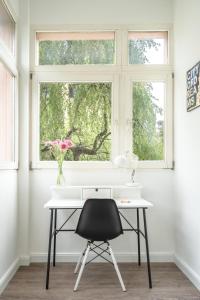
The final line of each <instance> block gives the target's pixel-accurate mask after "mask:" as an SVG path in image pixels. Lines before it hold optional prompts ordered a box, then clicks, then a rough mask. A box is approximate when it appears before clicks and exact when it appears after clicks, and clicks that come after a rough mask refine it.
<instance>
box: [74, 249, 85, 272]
mask: <svg viewBox="0 0 200 300" xmlns="http://www.w3.org/2000/svg"><path fill="white" fill-rule="evenodd" d="M86 249H87V246H86V248H85V249H84V250H83V252H81V254H80V256H79V258H78V261H77V264H76V267H75V270H74V274H76V273H77V272H78V269H79V266H80V264H81V261H82V258H83V257H84V255H85V251H86Z"/></svg>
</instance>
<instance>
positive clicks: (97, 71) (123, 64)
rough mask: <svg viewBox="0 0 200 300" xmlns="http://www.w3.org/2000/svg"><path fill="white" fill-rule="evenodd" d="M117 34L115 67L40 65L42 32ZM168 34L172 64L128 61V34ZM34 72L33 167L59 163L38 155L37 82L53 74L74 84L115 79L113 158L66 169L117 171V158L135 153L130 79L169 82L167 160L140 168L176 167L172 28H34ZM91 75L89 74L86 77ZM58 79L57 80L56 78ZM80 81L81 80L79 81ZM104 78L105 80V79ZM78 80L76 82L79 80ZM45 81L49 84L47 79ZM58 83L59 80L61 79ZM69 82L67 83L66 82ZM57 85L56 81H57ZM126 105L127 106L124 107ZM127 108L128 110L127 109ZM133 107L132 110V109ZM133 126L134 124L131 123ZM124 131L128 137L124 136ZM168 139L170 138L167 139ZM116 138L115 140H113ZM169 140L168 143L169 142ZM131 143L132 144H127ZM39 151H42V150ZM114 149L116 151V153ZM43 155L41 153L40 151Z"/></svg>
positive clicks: (144, 163)
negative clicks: (130, 130)
mask: <svg viewBox="0 0 200 300" xmlns="http://www.w3.org/2000/svg"><path fill="white" fill-rule="evenodd" d="M104 30H105V31H115V51H116V52H115V57H116V58H115V62H116V63H115V64H113V65H100V64H99V65H57V66H56V65H52V66H50V65H36V49H37V45H36V44H37V41H36V39H35V36H36V32H38V31H42V32H43V31H54V32H55V31H61V32H64V31H68V32H73V31H76V32H81V31H83V32H84V31H92V32H94V31H97V32H98V31H101V32H102V31H104ZM159 30H160V31H167V32H168V63H167V64H162V65H159V64H155V65H154V64H143V65H139V64H137V65H133V64H129V62H128V32H129V31H159ZM30 51H31V53H30V55H31V73H32V116H33V118H32V137H33V139H32V140H33V142H32V153H31V157H32V163H31V166H32V168H33V169H34V168H47V169H48V168H56V167H57V163H56V161H54V162H52V161H40V160H39V157H38V155H37V149H36V144H37V143H38V142H37V143H36V141H38V136H39V131H38V133H37V130H38V127H37V126H36V124H38V116H39V111H38V107H37V105H38V100H39V98H38V95H37V92H36V91H37V84H38V83H37V82H38V80H40V78H51V77H53V76H52V74H54V76H55V77H56V79H57V78H65V77H66V76H68V78H70V77H71V78H72V79H73V78H74V81H75V82H77V81H79V78H86V76H88V78H89V77H90V76H91V77H92V78H93V81H94V82H95V78H102V81H104V80H106V78H108V77H109V76H110V77H112V79H113V81H112V82H113V84H112V89H113V94H112V98H113V99H112V116H113V119H112V127H113V128H112V130H113V132H114V135H113V136H112V151H111V152H112V157H111V161H110V162H104V161H98V162H97V161H96V162H94V161H78V162H64V168H116V167H115V166H114V164H113V159H114V157H115V156H117V155H119V154H122V153H124V152H125V151H127V150H131V149H132V148H130V145H131V147H132V143H131V139H130V133H129V137H128V136H127V132H126V131H127V124H128V123H130V117H129V113H130V104H131V103H132V99H130V95H131V94H130V80H132V79H133V78H134V80H142V78H143V80H145V79H147V78H148V79H149V81H151V80H152V81H153V79H152V77H151V76H153V78H155V79H156V78H157V81H159V80H161V81H162V80H165V82H166V99H167V101H166V102H167V105H165V114H166V120H165V122H166V125H165V126H166V133H165V160H164V161H159V162H158V161H140V162H139V168H142V169H143V168H144V169H149V168H151V169H158V168H159V169H160V168H165V169H169V168H172V167H173V78H172V74H173V57H172V26H171V25H169V24H167V25H159V24H158V25H153V26H152V25H149V26H148V25H145V26H141V25H140V26H139V25H138V26H136V25H126V26H125V25H105V26H101V25H65V26H53V28H52V26H39V28H38V27H37V26H32V28H31V47H30ZM86 74H87V75H86ZM55 77H54V78H55ZM77 78H78V80H77ZM103 78H104V80H103ZM75 79H76V80H75ZM43 81H45V82H46V80H45V79H44V80H43ZM57 81H58V80H57ZM63 81H66V80H63ZM55 82H56V80H55ZM124 104H125V105H124ZM125 106H126V107H127V109H126V110H125V109H124V107H125ZM128 107H129V109H128ZM129 126H130V124H129ZM124 132H125V133H126V134H124ZM166 137H167V138H166ZM113 138H114V139H113ZM166 140H167V142H166ZM127 141H129V142H128V143H127ZM37 145H38V144H37ZM38 149H39V148H38ZM113 149H114V151H113ZM38 152H39V151H38Z"/></svg>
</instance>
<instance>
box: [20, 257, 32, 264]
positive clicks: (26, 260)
mask: <svg viewBox="0 0 200 300" xmlns="http://www.w3.org/2000/svg"><path fill="white" fill-rule="evenodd" d="M29 265H30V255H22V256H20V266H29Z"/></svg>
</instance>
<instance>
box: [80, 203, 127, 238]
mask: <svg viewBox="0 0 200 300" xmlns="http://www.w3.org/2000/svg"><path fill="white" fill-rule="evenodd" d="M76 233H77V234H78V235H80V236H81V237H83V238H85V239H87V240H91V241H108V240H111V239H114V238H116V237H118V236H119V235H120V234H122V233H123V229H122V224H121V219H120V216H119V211H118V208H117V205H116V203H115V201H114V200H113V199H88V200H86V202H85V204H84V206H83V209H82V212H81V214H80V217H79V221H78V225H77V228H76Z"/></svg>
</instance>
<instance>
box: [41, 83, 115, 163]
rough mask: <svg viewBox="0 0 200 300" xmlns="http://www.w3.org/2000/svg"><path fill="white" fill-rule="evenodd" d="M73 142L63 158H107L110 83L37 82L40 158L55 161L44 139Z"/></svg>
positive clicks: (109, 135) (104, 159) (108, 155)
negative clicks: (70, 140) (59, 139)
mask: <svg viewBox="0 0 200 300" xmlns="http://www.w3.org/2000/svg"><path fill="white" fill-rule="evenodd" d="M58 137H62V138H71V139H72V140H73V143H74V145H75V146H74V147H73V149H72V151H68V152H67V155H66V157H65V160H70V161H81V160H84V161H88V160H89V161H96V160H97V161H109V160H110V153H111V83H105V82H101V83H100V82H95V83H94V82H93V83H66V82H59V83H58V82H57V83H48V82H42V83H40V145H41V149H40V159H41V160H54V158H53V157H52V155H51V154H50V153H49V151H46V150H47V149H46V147H45V146H44V145H45V141H48V140H55V139H57V138H58Z"/></svg>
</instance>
